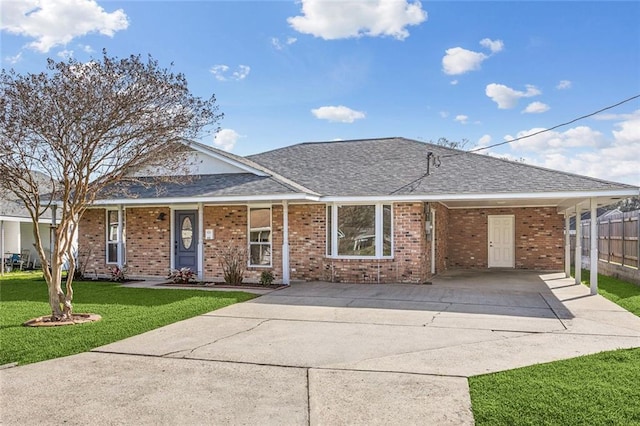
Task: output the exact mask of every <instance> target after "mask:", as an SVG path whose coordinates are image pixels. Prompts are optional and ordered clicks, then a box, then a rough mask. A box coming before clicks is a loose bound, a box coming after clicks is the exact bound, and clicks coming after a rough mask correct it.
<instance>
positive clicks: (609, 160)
mask: <svg viewBox="0 0 640 426" xmlns="http://www.w3.org/2000/svg"><path fill="white" fill-rule="evenodd" d="M618 116H619V117H625V118H622V121H621V122H618V123H614V124H613V126H615V128H616V129H617V130H616V129H612V130H611V133H610V135H608V136H607V135H605V134H603V133H601V132H600V131H597V130H594V129H592V128H590V127H588V126H578V127H573V128H570V129H568V130H566V131H564V132H555V131H551V132H545V133H542V134H540V135H537V136H533V137H531V138H527V139H523V140H520V141H516V142H512V143H510V144H509V146H510V148H511V154H506V155H505V154H504V153H497V152H493V153H491V154H492V155H496V156H499V157H511V156H513V157H514V158H524V159H525V162H526V163H527V164H532V165H537V166H542V167H547V168H550V169H555V170H561V171H565V172H569V173H576V174H580V175H586V176H591V177H595V178H599V179H605V180H611V181H615V182H624V183H628V184H631V185H637V186H640V173H638V158H640V110H637V111H635V112H633V113H631V114H619V115H618ZM540 130H543V129H530V130H524V131H521V132H518V134H517V135H516V136H517V137H521V136H524V135H528V134H533V133H536V132H537V131H540ZM483 138H484V136H483ZM481 139H482V138H481ZM510 139H513V137H512V136H510V135H507V136H505V140H510ZM478 145H481V144H480V142H478Z"/></svg>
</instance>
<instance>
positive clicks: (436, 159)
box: [389, 95, 640, 195]
mask: <svg viewBox="0 0 640 426" xmlns="http://www.w3.org/2000/svg"><path fill="white" fill-rule="evenodd" d="M637 98H640V95H635V96H631V97H630V98H627V99H625V100H622V101H620V102H618V103H616V104H613V105H609V106H607V107H604V108H601V109H599V110H597V111H594V112H592V113H589V114H586V115H582V116H580V117H578V118H574V119H573V120H570V121H567V122H565V123H561V124H556V125H555V126H553V127H549V128H548V129H543V130H539V131H537V132H535V133H531V134H530V135H525V136H520V137H519V138H515V139H510V140H508V141H504V142H499V143H495V144H493V145H488V146H483V147H481V148H476V149H472V150H469V151H461V152H457V153H455V154H448V155H442V156H433V154H432V153H431V152H429V155H428V156H427V172H426V173H424V174H422V175H421V176H419V177H417V178H416V179H414V180H412V181H411V182H409V183H407V184H406V185H403V186H401V187H400V188H398V189H396V190H395V191H392V192H390V193H389V195H393V194H396V193H398V192H400V191H402V190H404V189H406V188H409V192H413V191H415V190H416V188H417V187H418V186H419V185H420V182H421V181H422V179H424V178H425V177H427V176H429V174H430V173H429V167H428V164H429V163H428V162H429V161H430V160H433V162H434V165H435V164H436V162H437V165H438V166H437V167H439V166H440V159H442V158H450V157H457V156H458V155H464V154H469V153H474V152H478V151H482V150H485V149H489V148H495V147H496V146H501V145H506V144H509V143H511V142H516V141H519V140H522V139H527V138H530V137H533V136H537V135H540V134H542V133H546V132H550V131H551V130H555V129H557V128H558V127H563V126H567V125H569V124H573V123H575V122H576V121H580V120H584V119H585V118H589V117H593V116H594V115H597V114H600V113H601V112H604V111H607V110H610V109H613V108H615V107H618V106H620V105H622V104H625V103H627V102H630V101H632V100H634V99H637ZM432 157H433V158H432Z"/></svg>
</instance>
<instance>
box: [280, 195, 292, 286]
mask: <svg viewBox="0 0 640 426" xmlns="http://www.w3.org/2000/svg"><path fill="white" fill-rule="evenodd" d="M282 284H285V285H290V284H291V279H290V275H289V204H288V203H287V201H283V202H282Z"/></svg>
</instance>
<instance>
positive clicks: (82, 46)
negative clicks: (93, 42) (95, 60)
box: [78, 44, 95, 53]
mask: <svg viewBox="0 0 640 426" xmlns="http://www.w3.org/2000/svg"><path fill="white" fill-rule="evenodd" d="M78 47H79V48H80V49H82V51H83V52H85V53H93V52H95V50H93V48H92V47H91V46H89V45H88V44H79V45H78Z"/></svg>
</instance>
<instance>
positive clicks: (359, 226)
mask: <svg viewBox="0 0 640 426" xmlns="http://www.w3.org/2000/svg"><path fill="white" fill-rule="evenodd" d="M392 244H393V238H392V209H391V205H390V204H354V205H329V206H327V255H328V256H332V257H362V258H367V257H373V258H381V257H391V256H392Z"/></svg>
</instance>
